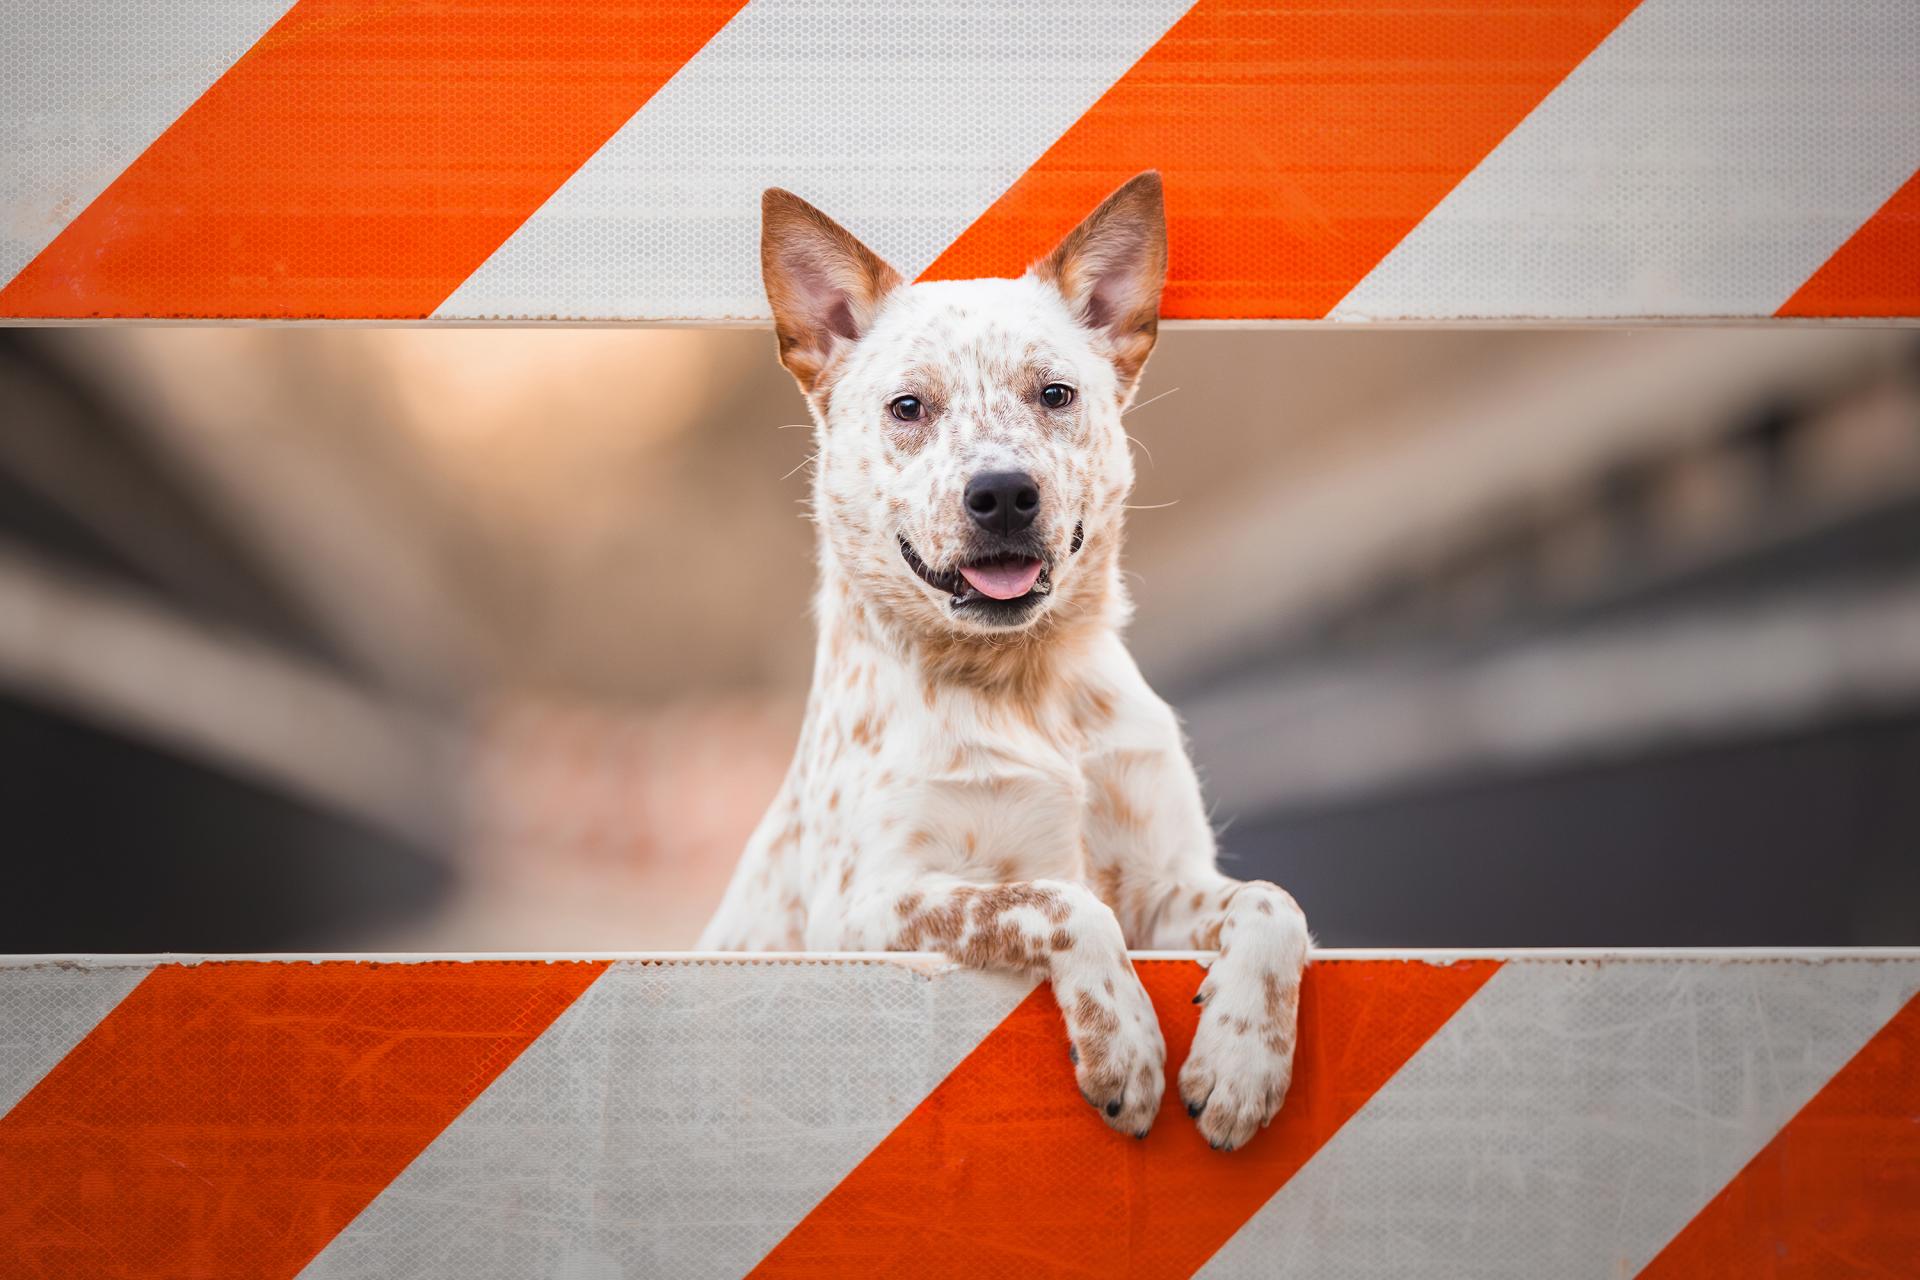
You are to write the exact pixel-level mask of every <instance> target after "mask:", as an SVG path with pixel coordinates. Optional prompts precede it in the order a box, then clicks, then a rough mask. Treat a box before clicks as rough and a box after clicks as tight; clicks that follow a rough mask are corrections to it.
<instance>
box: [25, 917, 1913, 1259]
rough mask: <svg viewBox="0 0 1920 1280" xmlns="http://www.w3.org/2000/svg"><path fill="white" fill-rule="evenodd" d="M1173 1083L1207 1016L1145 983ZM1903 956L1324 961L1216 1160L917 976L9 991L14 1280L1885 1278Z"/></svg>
mask: <svg viewBox="0 0 1920 1280" xmlns="http://www.w3.org/2000/svg"><path fill="white" fill-rule="evenodd" d="M1138 968H1139V971H1140V974H1141V977H1142V978H1143V979H1144V981H1145V982H1146V985H1147V987H1148V989H1149V990H1150V991H1151V992H1152V994H1153V997H1154V1001H1155V1004H1156V1005H1157V1007H1158V1010H1159V1014H1160V1018H1161V1023H1162V1026H1163V1028H1164V1030H1165V1032H1166V1036H1167V1042H1168V1050H1169V1056H1170V1065H1171V1066H1172V1067H1174V1068H1176V1069H1177V1066H1178V1064H1179V1062H1180V1061H1181V1060H1182V1059H1183V1057H1184V1055H1185V1052H1186V1048H1187V1045H1188V1043H1189V1040H1190V1038H1191V1035H1192V1032H1193V1027H1194V1021H1195V1015H1196V1011H1195V1009H1194V1006H1193V1005H1192V1003H1191V1002H1190V997H1191V995H1192V993H1193V991H1194V989H1195V988H1196V986H1197V984H1198V981H1199V979H1200V976H1201V973H1202V970H1201V967H1200V964H1199V963H1197V962H1196V959H1195V958H1194V957H1191V956H1166V955H1162V956H1152V957H1142V958H1140V959H1139V961H1138ZM1916 993H1920V951H1899V952H1895V951H1878V952H1874V951H1868V952H1851V953H1830V954H1816V953H1806V952H1779V953H1765V952H1748V953H1740V952H1734V953H1708V952H1679V953H1664V954H1662V953H1632V952H1629V953H1618V954H1603V953H1544V952H1537V953H1517V954H1514V955H1510V956H1499V955H1494V954H1488V953H1461V954H1444V955H1443V954H1408V955H1386V954H1368V953H1353V952H1349V953H1338V952H1334V953H1326V954H1323V955H1321V956H1319V957H1317V959H1316V961H1315V963H1314V965H1313V966H1312V968H1311V969H1310V970H1309V974H1308V981H1307V987H1306V991H1305V993H1304V997H1303V1000H1302V1003H1301V1031H1300V1054H1299V1059H1298V1064H1297V1067H1296V1071H1295V1075H1294V1081H1293V1088H1292V1092H1291V1093H1290V1094H1289V1095H1288V1097H1287V1100H1286V1104H1285V1106H1284V1107H1283V1108H1282V1110H1281V1113H1280V1115H1279V1116H1278V1118H1277V1119H1276V1120H1275V1121H1274V1123H1273V1124H1272V1126H1271V1127H1270V1128H1269V1129H1268V1130H1267V1131H1266V1132H1264V1133H1262V1134H1260V1135H1258V1136H1257V1137H1256V1138H1255V1139H1254V1141H1253V1142H1252V1143H1251V1144H1250V1145H1249V1146H1247V1147H1246V1148H1244V1149H1243V1150H1241V1151H1237V1152H1233V1153H1220V1152H1215V1151H1211V1150H1209V1149H1208V1147H1207V1144H1206V1143H1205V1141H1204V1140H1202V1139H1201V1138H1200V1137H1199V1135H1198V1133H1197V1132H1196V1131H1195V1129H1194V1128H1193V1126H1192V1124H1191V1123H1190V1122H1189V1121H1188V1119H1187V1117H1186V1115H1185V1114H1184V1111H1183V1108H1182V1107H1181V1105H1180V1103H1179V1100H1178V1099H1177V1098H1176V1097H1174V1096H1173V1095H1172V1094H1171V1093H1169V1094H1168V1096H1167V1100H1166V1102H1165V1105H1164V1106H1163V1108H1162V1111H1161V1114H1160V1116H1159V1118H1158V1120H1157V1122H1156V1124H1155V1125H1154V1128H1153V1130H1152V1132H1151V1134H1150V1135H1149V1136H1148V1137H1147V1139H1146V1140H1145V1141H1135V1140H1133V1139H1131V1138H1127V1137H1123V1136H1121V1135H1118V1134H1116V1133H1114V1132H1113V1131H1111V1130H1109V1129H1108V1128H1107V1127H1106V1126H1105V1125H1104V1124H1103V1123H1102V1122H1101V1120H1100V1118H1099V1117H1098V1116H1096V1115H1095V1114H1093V1112H1092V1111H1091V1110H1090V1109H1089V1108H1088V1107H1087V1106H1086V1104H1085V1103H1084V1102H1083V1101H1082V1100H1081V1098H1080V1095H1079V1093H1078V1092H1077V1090H1076V1088H1075V1085H1074V1079H1073V1069H1072V1066H1071V1064H1070V1063H1069V1061H1068V1058H1067V1046H1066V1036H1065V1032H1064V1030H1063V1029H1062V1025H1061V1023H1060V1019H1059V1015H1058V1012H1057V1011H1056V1010H1055V1009H1054V1008H1053V1006H1052V1001H1051V997H1050V995H1049V993H1048V990H1047V989H1046V988H1045V987H1044V986H1040V987H1035V986H1033V985H1032V984H1030V983H1028V982H1024V981H1019V980H1015V979H1012V978H1008V977H1003V976H991V975H985V974H980V973H974V972H961V971H956V970H953V969H951V968H949V967H947V966H945V965H944V964H942V963H940V962H938V961H935V960H933V959H931V958H929V957H878V956H865V957H858V956H847V957H817V958H809V957H786V958H758V959H748V958H701V957H687V956H660V957H653V958H649V957H631V958H623V959H614V960H607V959H581V958H521V959H505V958H488V959H474V958H468V959H461V958H441V959H436V958H429V957H402V958H396V959H391V960H367V959H346V958H334V959H327V958H287V959H277V958H276V959H259V960H198V961H184V962H183V961H173V960H167V961H136V960H125V959H34V958H24V959H19V960H14V961H9V962H7V963H6V964H5V965H4V966H0V1274H4V1275H6V1276H8V1277H18V1278H20V1280H27V1278H29V1277H80V1276H84V1277H142V1278H149V1277H174V1276H193V1277H224V1276H234V1277H249V1278H250V1280H268V1278H270V1277H280V1276H288V1277H291V1276H296V1275H297V1276H302V1277H340V1278H345V1277H366V1278H374V1277H378V1278H380V1280H394V1278H397V1277H429V1276H431V1277H448V1278H449V1280H452V1278H458V1280H527V1278H530V1277H564V1278H568V1280H582V1278H586V1280H598V1278H600V1277H639V1276H668V1275H671V1276H740V1275H746V1274H753V1275H765V1276H787V1275H809V1276H845V1275H898V1276H926V1275H952V1276H989V1275H1007V1276H1040V1275H1101V1276H1117V1275H1137V1276H1188V1275H1195V1274H1203V1275H1208V1276H1271V1275H1300V1276H1316V1277H1318V1276H1401V1275H1423V1276H1424V1275H1447V1276H1513V1277H1543V1276H1551V1277H1555V1278H1556V1280H1562V1278H1564V1280H1573V1278H1576V1277H1588V1276H1590V1277H1594V1278H1595V1280H1601V1278H1603V1277H1604V1278H1608V1280H1612V1278H1615V1277H1620V1276H1636V1275H1637V1276H1651V1277H1700V1276H1729V1277H1731V1276H1743V1277H1744V1276H1762V1275H1766V1276H1829V1275H1841V1274H1846V1275H1873V1276H1896V1275H1898V1276H1907V1275H1913V1274H1915V1271H1916V1264H1920V999H1917V998H1916Z"/></svg>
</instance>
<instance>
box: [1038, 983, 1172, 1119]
mask: <svg viewBox="0 0 1920 1280" xmlns="http://www.w3.org/2000/svg"><path fill="white" fill-rule="evenodd" d="M1055 996H1056V998H1057V999H1058V1000H1059V1001H1060V1008H1061V1011H1062V1012H1063V1013H1064V1014H1065V1015H1066V1020H1067V1034H1068V1036H1069V1038H1070V1041H1071V1044H1070V1047H1069V1048H1068V1050H1067V1052H1068V1054H1069V1055H1070V1056H1071V1057H1072V1059H1073V1064H1074V1076H1075V1078H1076V1079H1077V1080H1078V1081H1079V1084H1080V1096H1081V1097H1083V1098H1085V1099H1086V1100H1087V1101H1088V1102H1089V1103H1090V1104H1092V1105H1093V1107H1094V1108H1096V1109H1097V1110H1098V1111H1099V1112H1100V1118H1101V1119H1102V1120H1105V1121H1106V1122H1107V1125H1108V1126H1109V1127H1110V1128H1113V1129H1117V1130H1119V1131H1120V1132H1121V1133H1124V1134H1126V1135H1128V1136H1129V1137H1134V1138H1144V1137H1146V1136H1147V1130H1148V1129H1149V1128H1150V1127H1152V1125H1153V1117H1154V1115H1155V1114H1156V1113H1157V1112H1158V1111H1159V1110H1160V1095H1161V1093H1162V1092H1163V1091H1164V1090H1165V1088H1166V1076H1165V1071H1166V1061H1167V1046H1166V1042H1165V1041H1164V1040H1163V1039H1162V1038H1161V1036H1160V1021H1159V1019H1158V1018H1157V1017H1155V1015H1154V1012H1153V1002H1152V1001H1151V1000H1149V999H1148V998H1147V993H1146V989H1145V988H1143V987H1142V986H1141V985H1140V979H1139V978H1138V977H1136V976H1135V975H1134V972H1133V968H1132V966H1130V965H1128V964H1127V963H1126V961H1125V959H1124V957H1123V958H1122V959H1121V961H1120V963H1119V965H1118V966H1117V967H1115V968H1112V969H1110V970H1109V971H1108V972H1107V973H1106V974H1104V975H1101V976H1099V977H1095V978H1091V979H1085V980H1081V981H1076V982H1072V983H1070V984H1065V985H1063V984H1060V983H1058V982H1056V985H1055Z"/></svg>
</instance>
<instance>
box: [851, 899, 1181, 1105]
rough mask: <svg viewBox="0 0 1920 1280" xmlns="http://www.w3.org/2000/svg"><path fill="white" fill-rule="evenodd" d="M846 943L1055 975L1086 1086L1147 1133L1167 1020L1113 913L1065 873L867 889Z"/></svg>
mask: <svg viewBox="0 0 1920 1280" xmlns="http://www.w3.org/2000/svg"><path fill="white" fill-rule="evenodd" d="M847 923H848V926H849V929H848V936H847V938H846V940H845V945H850V946H855V947H858V948H860V949H863V950H876V949H877V950H887V951H940V952H944V953H945V954H946V955H948V956H951V957H952V958H953V959H954V960H955V961H957V962H959V963H960V964H964V965H966V966H968V967H969V968H978V969H1003V970H1014V971H1017V972H1021V973H1032V974H1045V975H1046V976H1047V978H1048V980H1049V981H1050V982H1051V983H1052V984H1053V998H1054V1000H1055V1001H1056V1002H1057V1003H1058V1004H1059V1006H1060V1012H1061V1013H1062V1014H1063V1015H1065V1017H1066V1022H1067V1035H1068V1038H1069V1040H1070V1043H1071V1047H1070V1049H1069V1051H1068V1052H1069V1053H1070V1054H1071V1055H1072V1058H1073V1061H1074V1068H1075V1074H1076V1076H1077V1077H1078V1079H1079V1083H1080V1093H1081V1095H1082V1096H1083V1097H1085V1098H1086V1100H1087V1101H1088V1102H1090V1103H1092V1104H1093V1105H1094V1106H1095V1107H1096V1108H1098V1109H1099V1111H1100V1115H1101V1117H1102V1118H1103V1119H1104V1120H1105V1121H1106V1122H1107V1124H1108V1125H1109V1126H1111V1127H1112V1128H1115V1129H1118V1130H1119V1131H1121V1132H1122V1133H1127V1134H1131V1135H1133V1136H1135V1137H1139V1138H1144V1137H1146V1136H1147V1129H1148V1127H1149V1126H1151V1125H1152V1123H1153V1117H1154V1115H1155V1113H1156V1112H1157V1111H1158V1110H1159V1108H1160V1094H1161V1091H1162V1089H1163V1088H1164V1070H1165V1064H1166V1057H1167V1049H1166V1044H1165V1042H1164V1041H1163V1040H1162V1039H1161V1036H1160V1023H1159V1020H1158V1019H1157V1018H1156V1017H1155V1016H1154V1012H1153V1004H1152V1002H1151V1001H1150V1000H1148V998H1147V993H1146V989H1145V988H1144V987H1142V986H1141V985H1140V979H1139V976H1138V975H1137V974H1135V973H1134V971H1133V962H1132V961H1131V960H1129V959H1128V958H1127V948H1126V939H1125V938H1124V937H1123V936H1122V934H1121V931H1120V922H1119V921H1118V920H1117V919H1115V918H1114V914H1113V911H1112V910H1111V909H1110V908H1109V907H1108V906H1107V905H1106V904H1105V903H1103V902H1101V901H1100V900H1099V899H1098V898H1097V897H1095V896H1094V895H1093V893H1092V892H1091V891H1090V890H1089V889H1087V888H1086V886H1084V885H1079V884H1074V883H1071V882H1069V881H1064V880H1032V881H1024V882H1019V883H1013V884H969V883H966V882H964V881H960V880H957V879H954V878H951V877H947V876H923V877H919V878H917V879H914V880H912V881H910V882H907V883H904V884H900V885H897V886H894V887H891V888H888V889H885V890H880V891H873V892H868V893H865V894H856V896H855V899H854V902H853V904H852V909H851V910H850V911H849V913H848V920H847Z"/></svg>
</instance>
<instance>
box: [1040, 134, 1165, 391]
mask: <svg viewBox="0 0 1920 1280" xmlns="http://www.w3.org/2000/svg"><path fill="white" fill-rule="evenodd" d="M1033 271H1034V274H1035V275H1037V276H1039V277H1040V278H1041V279H1042V280H1046V281H1049V282H1050V283H1051V284H1052V285H1053V286H1054V287H1055V288H1056V289H1058V290H1060V294H1061V296H1062V297H1064V298H1065V299H1066V300H1067V306H1068V307H1070V308H1072V310H1073V313H1074V314H1075V315H1076V316H1078V317H1079V319H1080V322H1081V323H1082V324H1084V325H1086V326H1087V327H1088V328H1090V329H1092V330H1094V331H1095V332H1097V333H1099V334H1101V335H1102V336H1103V337H1105V339H1106V340H1107V345H1108V347H1109V349H1110V351H1111V354H1112V357H1113V367H1114V369H1115V370H1117V371H1118V372H1119V374H1120V390H1121V395H1122V396H1123V397H1124V396H1128V395H1131V394H1132V393H1133V384H1134V383H1135V382H1136V381H1138V379H1139V377H1140V369H1141V366H1143V365H1145V364H1146V363H1147V357H1148V356H1149V355H1150V354H1152V352H1153V343H1154V339H1155V338H1156V337H1158V336H1159V333H1160V287H1161V285H1162V284H1164V283H1165V282H1166V278H1167V214H1166V206H1165V202H1164V198H1163V197H1162V195H1161V191H1160V175H1159V174H1158V173H1154V172H1152V171H1151V170H1149V171H1148V172H1146V173H1143V174H1139V175H1138V176H1136V177H1133V178H1129V179H1128V180H1127V181H1126V182H1125V183H1124V184H1123V185H1122V186H1121V187H1120V189H1119V190H1118V191H1115V192H1114V193H1113V194H1112V195H1110V196H1108V197H1107V198H1106V199H1105V200H1103V201H1101V203H1100V207H1099V208H1098V209H1095V210H1094V211H1093V212H1092V213H1090V214H1088V215H1087V220H1086V221H1085V222H1082V223H1081V224H1080V225H1079V226H1077V227H1075V228H1074V229H1073V230H1072V231H1071V232H1069V233H1068V235H1067V238H1066V239H1065V240H1062V241H1061V242H1060V247H1059V248H1057V249H1055V250H1054V251H1053V252H1052V253H1050V254H1048V255H1047V256H1046V257H1045V258H1044V259H1042V260H1041V261H1039V262H1037V263H1035V264H1034V267H1033Z"/></svg>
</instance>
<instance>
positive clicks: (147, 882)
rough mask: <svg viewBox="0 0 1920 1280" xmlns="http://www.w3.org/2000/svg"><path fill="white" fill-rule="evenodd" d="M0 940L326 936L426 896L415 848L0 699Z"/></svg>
mask: <svg viewBox="0 0 1920 1280" xmlns="http://www.w3.org/2000/svg"><path fill="white" fill-rule="evenodd" d="M0 760H5V761H6V768H5V769H4V770H0V806H4V809H5V812H6V814H7V828H8V834H7V847H8V849H9V851H10V854H11V856H9V857H8V859H7V875H8V881H9V883H8V892H7V893H6V894H5V895H0V940H3V941H0V949H4V950H6V951H14V952H69V951H90V952H91V951H143V952H144V951H285V950H299V949H302V948H306V947H315V948H320V947H337V946H339V945H342V943H343V941H345V940H351V939H352V938H353V937H354V936H355V935H357V934H366V933H370V932H372V931H373V930H375V929H378V928H380V927H383V926H389V925H391V924H393V923H394V922H395V921H398V920H404V919H407V918H410V917H413V916H416V915H418V914H420V913H422V912H424V911H426V910H428V909H429V908H431V907H433V906H434V905H435V904H436V903H438V902H439V901H440V900H441V899H442V898H443V897H444V896H445V895H446V893H447V891H448V890H449V888H450V886H451V881H452V873H451V872H450V871H449V870H448V868H447V867H446V866H445V864H444V863H443V862H441V861H438V860H436V859H434V858H432V857H430V856H428V855H427V854H426V853H425V852H423V851H421V850H419V849H414V848H411V847H409V846H407V845H406V844H404V843H402V842H400V841H397V840H395V839H393V838H392V837H389V836H387V835H384V834H382V833H380V832H378V831H376V830H374V829H372V828H370V827H367V826H364V825H361V824H359V823H356V822H354V821H353V820H352V819H351V818H350V817H347V816H345V815H342V814H340V813H338V812H327V811H324V810H322V809H320V808H318V807H316V806H310V805H305V804H302V803H299V802H298V801H295V800H292V799H288V798H286V797H284V796H281V795H278V794H275V793H274V792H271V791H268V790H265V789H262V788H259V787H254V786H250V785H248V784H247V783H246V782H244V781H242V780H240V779H238V778H236V777H235V776H233V775H232V774H230V773H224V772H220V771H217V770H214V769H211V768H205V767H201V766H199V765H197V764H195V763H193V762H191V761H188V760H186V759H183V758H182V757H181V756H179V755H176V754H171V753H168V752H164V751H161V750H157V749H153V748H149V747H146V746H143V745H140V744H137V743H135V742H132V741H129V740H127V739H125V738H122V737H117V736H115V735H113V734H110V733H106V732H103V731H100V730H98V729H95V728H92V727H90V726H88V725H86V724H84V723H83V722H81V721H80V720H78V719H75V718H73V717H70V716H66V715H52V714H48V713H47V712H44V711H42V710H40V709H39V708H36V707H33V706H31V705H28V704H25V703H21V702H18V701H14V700H0Z"/></svg>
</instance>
